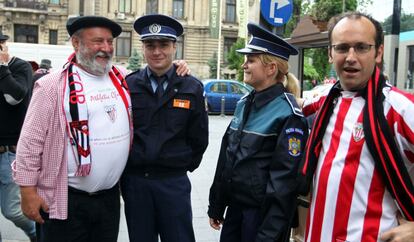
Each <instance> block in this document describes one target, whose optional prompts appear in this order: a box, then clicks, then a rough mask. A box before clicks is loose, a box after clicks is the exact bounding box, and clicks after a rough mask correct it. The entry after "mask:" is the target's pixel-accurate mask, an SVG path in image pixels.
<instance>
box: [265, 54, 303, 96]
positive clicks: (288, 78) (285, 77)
mask: <svg viewBox="0 0 414 242" xmlns="http://www.w3.org/2000/svg"><path fill="white" fill-rule="evenodd" d="M259 59H260V60H261V61H262V63H263V64H264V65H268V64H271V63H275V64H276V66H277V70H278V71H277V73H276V76H275V80H276V81H277V82H281V83H283V85H284V86H285V88H286V89H287V91H288V92H289V93H292V94H293V95H294V96H295V97H300V85H299V80H298V79H297V78H296V77H295V75H293V74H292V73H289V63H288V62H287V61H286V60H283V59H281V58H279V57H276V56H274V55H269V54H262V55H259Z"/></svg>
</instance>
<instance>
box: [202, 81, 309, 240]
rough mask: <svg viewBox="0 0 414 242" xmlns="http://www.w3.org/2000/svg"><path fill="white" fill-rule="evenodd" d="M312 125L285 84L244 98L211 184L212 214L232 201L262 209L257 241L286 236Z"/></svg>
mask: <svg viewBox="0 0 414 242" xmlns="http://www.w3.org/2000/svg"><path fill="white" fill-rule="evenodd" d="M307 137H308V126H307V122H306V119H305V118H304V117H303V115H302V113H301V111H300V109H299V107H298V105H297V103H296V100H295V98H294V96H293V95H292V94H290V93H286V90H285V88H284V86H283V85H282V84H276V85H273V86H271V87H269V88H267V89H266V90H263V91H260V92H257V93H255V91H252V92H251V93H250V94H249V95H247V96H246V97H244V98H242V99H241V100H240V101H239V102H238V104H237V107H236V111H235V114H234V118H233V119H232V121H231V123H230V125H229V127H228V128H227V130H226V133H225V134H224V137H223V140H222V144H221V150H220V155H219V158H218V163H217V168H216V173H215V176H214V181H213V184H212V186H211V188H210V196H209V202H210V205H209V209H208V215H209V217H210V218H213V219H218V220H223V215H224V211H225V209H226V207H227V206H231V205H232V204H237V205H238V206H242V207H245V208H257V209H259V210H260V211H261V215H262V222H261V225H260V227H259V230H258V234H257V237H256V242H258V241H281V240H282V238H284V236H286V232H287V231H288V229H289V224H290V222H291V220H292V218H293V215H294V212H295V210H296V197H297V172H298V167H299V163H300V160H301V158H302V154H303V151H304V148H305V144H306V140H307Z"/></svg>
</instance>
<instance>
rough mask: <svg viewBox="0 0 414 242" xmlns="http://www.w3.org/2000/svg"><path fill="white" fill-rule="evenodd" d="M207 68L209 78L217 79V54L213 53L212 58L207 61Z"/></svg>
mask: <svg viewBox="0 0 414 242" xmlns="http://www.w3.org/2000/svg"><path fill="white" fill-rule="evenodd" d="M207 65H208V67H210V78H217V52H214V53H213V56H212V57H211V58H210V59H208V61H207Z"/></svg>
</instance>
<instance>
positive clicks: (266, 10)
mask: <svg viewBox="0 0 414 242" xmlns="http://www.w3.org/2000/svg"><path fill="white" fill-rule="evenodd" d="M260 12H261V13H262V16H263V17H264V19H266V21H267V22H268V23H270V24H271V25H273V26H282V25H284V24H286V23H287V22H288V21H289V19H290V17H291V16H292V12H293V3H292V0H261V1H260Z"/></svg>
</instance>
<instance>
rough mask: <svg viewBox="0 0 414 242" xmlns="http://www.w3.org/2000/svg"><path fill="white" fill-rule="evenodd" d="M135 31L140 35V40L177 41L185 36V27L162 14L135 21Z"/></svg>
mask: <svg viewBox="0 0 414 242" xmlns="http://www.w3.org/2000/svg"><path fill="white" fill-rule="evenodd" d="M134 29H135V31H136V32H137V33H138V34H139V35H140V37H141V38H140V40H142V41H144V40H148V39H169V40H173V41H176V40H177V37H179V36H180V35H182V34H183V31H184V29H183V26H182V25H181V24H180V22H178V21H177V20H175V19H174V18H171V17H169V16H166V15H162V14H149V15H145V16H142V17H140V18H138V19H137V20H135V23H134Z"/></svg>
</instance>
